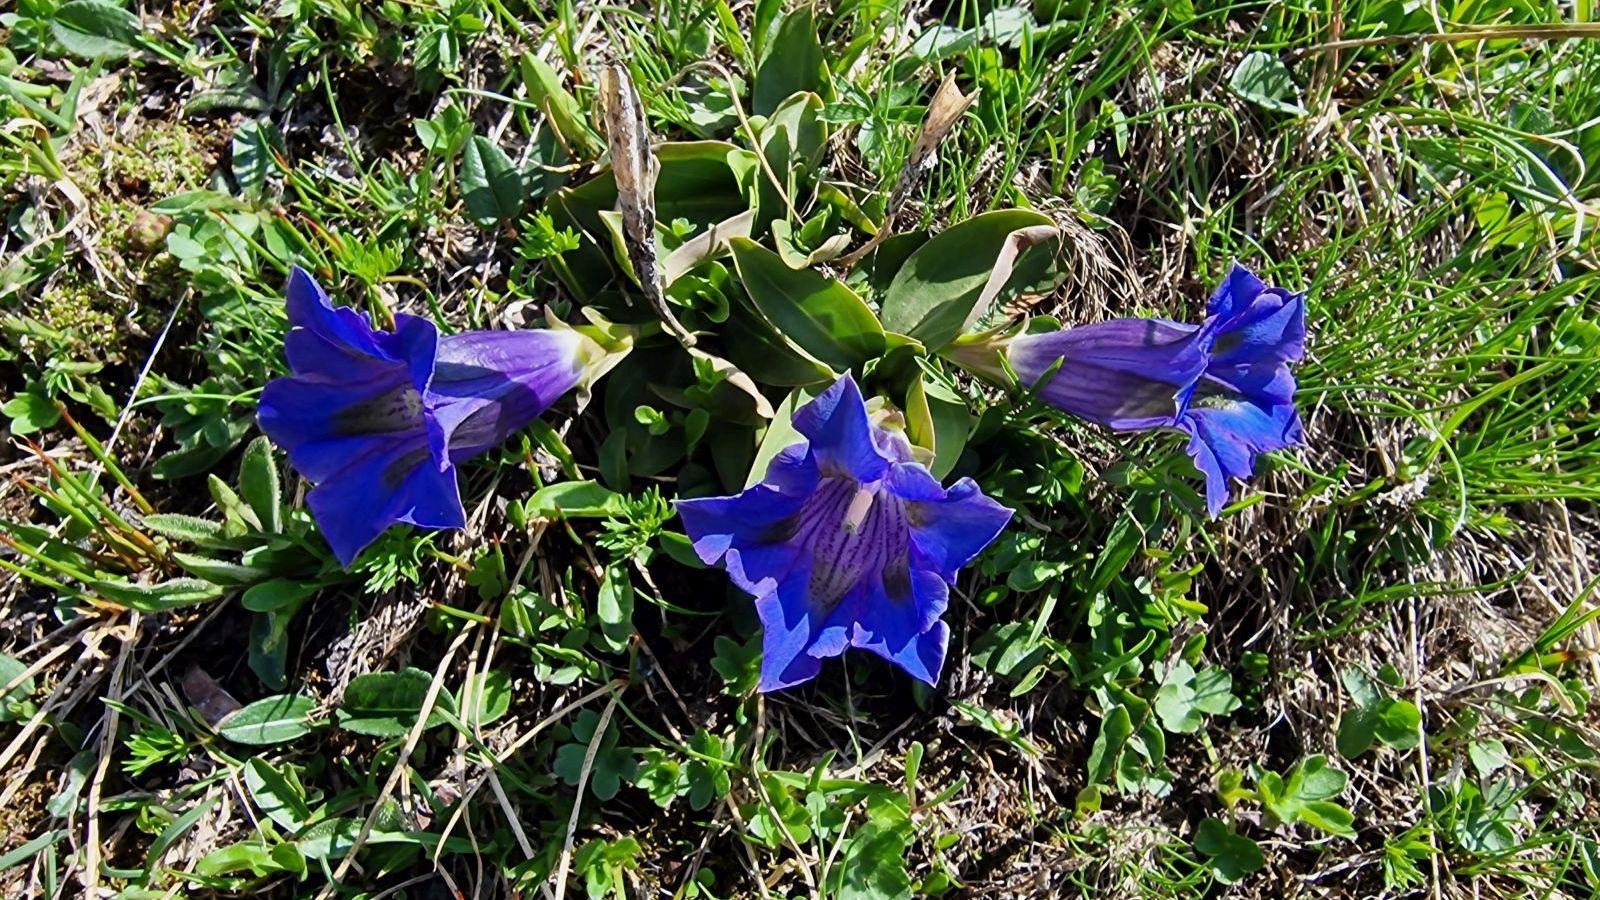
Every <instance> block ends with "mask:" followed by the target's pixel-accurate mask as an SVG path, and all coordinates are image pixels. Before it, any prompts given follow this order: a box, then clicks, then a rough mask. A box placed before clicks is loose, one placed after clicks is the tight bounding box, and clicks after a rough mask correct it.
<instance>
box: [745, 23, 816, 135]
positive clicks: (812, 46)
mask: <svg viewBox="0 0 1600 900" xmlns="http://www.w3.org/2000/svg"><path fill="white" fill-rule="evenodd" d="M766 49H767V55H766V58H765V59H763V60H762V61H761V64H760V66H759V67H757V69H756V86H755V96H754V98H753V100H752V104H753V106H754V110H753V111H754V112H755V114H756V115H758V116H765V115H770V114H771V113H772V111H773V110H775V109H777V108H778V106H779V104H781V103H783V101H784V100H787V99H788V98H789V97H790V96H791V95H793V94H796V93H799V92H800V91H811V92H812V93H814V94H818V95H821V96H823V97H829V96H831V95H832V90H831V88H830V81H829V77H828V61H827V59H826V57H824V56H823V54H822V42H821V41H820V40H819V39H818V37H817V23H816V19H815V18H814V17H813V15H812V13H811V9H810V7H802V8H800V9H797V10H794V11H792V12H790V13H788V14H786V15H785V16H784V17H783V21H782V22H780V23H779V24H778V29H777V33H776V35H775V36H774V37H773V39H772V41H771V42H770V44H768V45H767V48H766Z"/></svg>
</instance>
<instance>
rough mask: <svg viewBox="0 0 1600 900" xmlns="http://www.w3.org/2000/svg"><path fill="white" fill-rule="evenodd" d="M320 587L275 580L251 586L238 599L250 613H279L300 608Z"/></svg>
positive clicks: (314, 583) (305, 583)
mask: <svg viewBox="0 0 1600 900" xmlns="http://www.w3.org/2000/svg"><path fill="white" fill-rule="evenodd" d="M319 587H321V585H319V584H317V583H316V582H309V583H308V582H304V581H296V580H291V579H288V578H275V579H273V580H272V581H263V582H261V583H260V584H257V585H253V586H252V587H251V588H250V589H249V590H247V591H245V592H244V596H242V597H240V598H239V604H240V605H241V606H243V607H244V608H245V609H248V610H250V611H251V612H259V613H266V612H279V611H282V610H290V611H292V610H294V609H298V608H299V607H300V604H301V603H303V602H305V601H306V599H307V598H309V597H310V596H311V595H312V594H315V593H316V592H317V589H318V588H319Z"/></svg>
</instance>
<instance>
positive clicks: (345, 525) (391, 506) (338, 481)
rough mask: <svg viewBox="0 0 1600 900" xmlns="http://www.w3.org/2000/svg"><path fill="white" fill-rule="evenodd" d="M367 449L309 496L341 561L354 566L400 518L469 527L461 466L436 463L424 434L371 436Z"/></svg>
mask: <svg viewBox="0 0 1600 900" xmlns="http://www.w3.org/2000/svg"><path fill="white" fill-rule="evenodd" d="M362 451H363V452H361V453H360V454H359V455H353V456H348V457H346V459H347V464H346V465H345V466H344V467H343V468H341V469H339V470H338V471H336V472H334V473H332V474H330V475H329V476H328V477H327V478H326V479H325V480H323V481H322V483H320V484H318V485H317V486H316V488H314V489H313V490H312V491H311V492H310V493H309V494H307V495H306V504H307V505H308V506H310V507H311V514H312V515H313V516H315V517H316V520H317V526H318V527H319V528H321V529H322V534H323V536H324V537H326V538H327V540H328V545H329V546H330V547H332V548H333V552H334V555H335V556H337V557H338V558H339V562H341V563H342V564H344V565H346V566H348V565H350V563H352V562H354V561H355V558H356V556H358V555H359V554H360V553H361V551H362V550H364V549H365V548H366V547H367V545H368V544H371V543H372V542H373V541H375V540H377V538H378V535H380V534H382V533H383V532H384V530H385V529H387V528H388V527H389V526H390V525H393V524H394V523H396V522H406V523H409V524H412V525H417V526H420V527H423V528H462V527H465V526H466V511H465V510H464V509H463V508H462V506H461V497H460V494H459V491H458V488H457V486H456V474H455V469H454V468H453V467H450V466H448V465H446V466H445V467H443V468H441V467H440V466H439V465H438V464H436V463H435V462H434V460H433V455H432V453H431V452H430V450H429V449H428V447H427V444H426V442H425V441H424V440H423V439H421V438H420V436H403V437H396V438H394V439H391V440H389V441H386V442H385V441H381V440H377V439H368V440H367V441H366V443H365V445H364V447H363V448H362Z"/></svg>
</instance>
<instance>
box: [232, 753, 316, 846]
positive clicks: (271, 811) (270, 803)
mask: <svg viewBox="0 0 1600 900" xmlns="http://www.w3.org/2000/svg"><path fill="white" fill-rule="evenodd" d="M244 786H245V789H246V790H248V791H249V792H250V799H251V801H252V802H254V803H255V805H256V808H257V809H259V810H261V812H262V814H263V815H265V816H266V817H267V818H269V819H271V820H272V821H274V822H277V823H278V824H279V825H281V826H283V828H284V830H286V831H289V832H291V833H292V832H296V831H299V830H300V829H301V828H304V827H305V825H306V823H307V822H309V821H311V807H310V806H308V805H306V797H305V791H304V790H302V789H301V788H300V786H299V785H298V784H296V783H294V782H292V781H290V780H289V779H288V778H285V777H284V775H283V773H282V772H279V771H278V770H277V769H275V768H273V767H272V764H271V763H269V762H267V761H266V760H264V759H261V758H260V757H254V756H253V757H251V758H250V759H248V760H246V761H245V764H244Z"/></svg>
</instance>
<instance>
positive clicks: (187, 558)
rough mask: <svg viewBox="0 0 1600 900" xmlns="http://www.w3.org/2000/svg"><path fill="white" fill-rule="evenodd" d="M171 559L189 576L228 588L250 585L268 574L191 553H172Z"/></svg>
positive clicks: (260, 570) (263, 571) (264, 571)
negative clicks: (195, 576) (187, 572)
mask: <svg viewBox="0 0 1600 900" xmlns="http://www.w3.org/2000/svg"><path fill="white" fill-rule="evenodd" d="M172 559H173V561H174V562H176V563H177V564H178V565H180V566H183V567H184V568H185V569H187V570H188V571H189V573H190V574H192V575H197V576H199V577H201V578H204V579H205V580H206V581H209V582H211V583H212V584H216V585H223V586H228V587H231V586H234V585H241V584H251V583H253V582H256V581H260V580H261V579H263V578H265V577H267V574H268V573H267V571H266V570H265V569H258V568H255V567H254V566H245V565H240V564H239V563H235V562H228V561H227V560H223V559H212V558H211V557H209V556H199V555H196V554H193V553H178V552H174V553H173V554H172Z"/></svg>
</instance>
